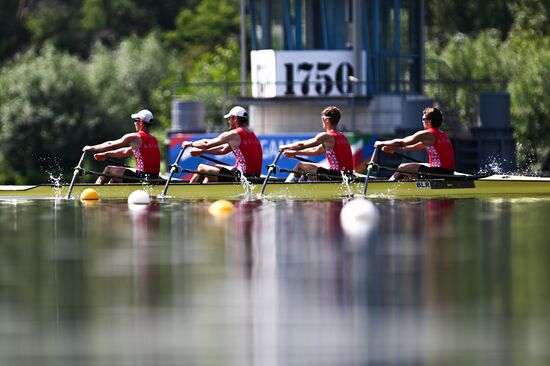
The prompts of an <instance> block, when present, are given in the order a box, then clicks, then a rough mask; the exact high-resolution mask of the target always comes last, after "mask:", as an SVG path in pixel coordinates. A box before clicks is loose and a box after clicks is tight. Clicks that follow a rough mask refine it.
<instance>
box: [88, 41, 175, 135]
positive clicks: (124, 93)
mask: <svg viewBox="0 0 550 366" xmlns="http://www.w3.org/2000/svg"><path fill="white" fill-rule="evenodd" d="M90 60H91V61H90V64H89V67H88V73H89V78H90V83H91V84H92V86H93V87H94V89H95V90H97V91H98V99H99V103H100V105H102V106H103V108H104V109H105V110H106V111H107V113H108V115H109V116H110V117H111V118H112V119H114V120H116V119H117V118H121V116H122V118H123V119H125V118H126V116H127V114H128V111H131V110H134V109H136V108H138V109H139V108H149V109H151V110H152V111H153V113H154V114H155V121H156V122H157V123H158V124H159V127H164V128H167V127H168V126H169V124H170V116H169V115H159V114H158V113H157V112H156V105H155V104H154V103H153V99H152V98H153V94H155V93H156V94H159V92H155V91H156V90H157V89H158V88H161V90H163V91H162V92H160V94H161V95H165V94H166V93H165V92H164V91H165V90H166V86H165V85H163V83H162V81H163V80H164V79H165V78H167V77H168V76H169V71H170V70H172V69H173V68H174V67H175V66H174V65H175V64H176V56H175V54H174V53H173V52H171V51H168V50H166V49H165V47H164V46H163V45H162V43H161V40H160V36H159V35H158V34H156V33H152V34H150V35H148V36H147V37H145V38H143V39H142V38H138V37H131V38H128V39H126V40H125V41H123V42H122V43H121V44H120V45H119V47H118V48H117V49H116V50H114V51H109V50H108V49H107V48H105V47H104V46H101V45H99V44H98V45H96V47H95V48H94V51H93V53H92V56H91V58H90ZM117 116H118V117H117Z"/></svg>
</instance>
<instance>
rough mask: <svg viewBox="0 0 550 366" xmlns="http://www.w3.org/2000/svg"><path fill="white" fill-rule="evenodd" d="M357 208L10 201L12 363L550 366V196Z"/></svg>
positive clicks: (1, 276)
mask: <svg viewBox="0 0 550 366" xmlns="http://www.w3.org/2000/svg"><path fill="white" fill-rule="evenodd" d="M345 203H346V202H345V201H329V202H300V201H288V202H286V201H277V202H272V201H243V202H235V203H234V204H235V209H234V211H233V214H232V215H230V216H228V217H226V218H225V219H217V218H214V217H213V216H211V215H210V214H209V213H208V208H209V206H210V202H203V201H199V202H178V201H173V202H162V203H160V202H153V203H152V204H150V205H145V206H128V204H127V203H126V202H116V201H111V202H109V201H105V202H103V201H100V202H98V203H96V204H93V205H89V204H86V205H85V204H83V203H80V202H78V201H66V200H42V201H22V200H19V201H18V200H13V201H0V235H1V238H2V239H1V245H0V265H1V266H0V309H2V311H1V312H0V364H2V365H11V364H13V365H15V364H17V365H26V364H28V365H36V364H90V365H115V364H116V365H126V364H131V365H142V364H143V365H152V364H163V365H172V364H174V365H176V364H178V365H179V364H182V363H184V364H196V365H203V364H224V365H228V364H229V365H231V364H235V365H266V364H267V365H269V364H274V365H275V364H280V365H303V364H312V365H348V364H349V365H351V364H361V365H362V364H420V365H423V364H426V365H428V364H483V365H486V364H495V365H496V364H499V365H500V364H521V365H524V364H532V365H538V364H540V365H543V364H547V363H548V361H549V359H550V355H549V352H548V351H547V347H546V343H547V342H548V340H549V339H550V322H549V316H548V314H549V312H548V310H547V309H548V305H549V299H550V287H549V286H548V281H547V279H548V278H550V270H549V269H548V266H547V265H546V262H547V261H548V259H549V258H550V248H549V246H548V245H547V239H546V238H547V237H548V235H549V234H550V227H549V225H547V224H546V223H547V222H548V219H549V218H550V200H546V199H523V200H517V199H482V200H476V199H460V200H377V201H375V202H374V203H375V205H376V207H377V208H378V210H379V211H380V221H379V224H378V227H377V229H376V230H374V231H373V232H371V233H370V235H369V236H368V237H366V238H364V239H363V242H362V243H361V245H357V243H352V242H351V238H350V237H348V236H346V235H345V234H344V232H343V231H342V227H341V224H340V212H341V210H342V207H343V205H344V204H345ZM23 344H24V345H25V346H24V347H23V346H21V345H23ZM182 360H185V361H182Z"/></svg>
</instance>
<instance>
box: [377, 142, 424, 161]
mask: <svg viewBox="0 0 550 366" xmlns="http://www.w3.org/2000/svg"><path fill="white" fill-rule="evenodd" d="M382 151H383V152H385V153H386V154H391V155H395V156H399V157H400V158H403V159H408V160H410V161H414V162H415V163H423V161H422V160H418V159H415V158H411V157H410V156H407V155H405V154H401V153H398V152H397V151H395V150H394V149H392V148H389V147H386V146H384V147H383V148H382Z"/></svg>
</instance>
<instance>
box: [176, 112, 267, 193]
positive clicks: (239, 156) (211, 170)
mask: <svg viewBox="0 0 550 366" xmlns="http://www.w3.org/2000/svg"><path fill="white" fill-rule="evenodd" d="M223 118H227V119H228V122H229V131H226V132H223V133H221V134H220V135H219V136H218V137H215V138H213V139H204V140H199V141H185V142H183V143H182V147H188V146H189V147H192V148H193V150H191V155H193V156H200V155H202V154H214V155H224V154H227V153H229V152H233V154H235V159H236V163H235V166H234V167H232V168H229V169H228V167H226V166H223V165H220V164H216V165H208V164H200V165H199V166H198V168H197V170H198V171H199V172H200V173H206V174H200V173H197V174H194V175H193V177H192V178H191V181H190V182H191V183H208V182H234V181H239V177H240V174H241V173H242V174H244V175H245V176H257V177H259V176H260V174H261V172H262V161H263V157H262V146H261V145H260V142H259V141H258V138H257V137H256V135H255V134H254V132H252V130H251V129H250V128H249V127H248V113H247V112H246V109H244V108H243V107H240V106H236V107H233V108H231V110H230V111H229V113H227V114H226V115H225V116H223ZM209 174H210V175H209ZM212 174H214V175H212Z"/></svg>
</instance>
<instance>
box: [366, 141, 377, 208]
mask: <svg viewBox="0 0 550 366" xmlns="http://www.w3.org/2000/svg"><path fill="white" fill-rule="evenodd" d="M378 150H379V148H378V147H376V148H375V149H374V152H373V153H372V156H371V158H370V163H369V164H368V167H367V176H366V177H365V186H364V187H363V197H366V196H367V185H368V184H369V177H370V175H371V173H372V169H373V167H374V164H375V162H376V158H377V156H378Z"/></svg>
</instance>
